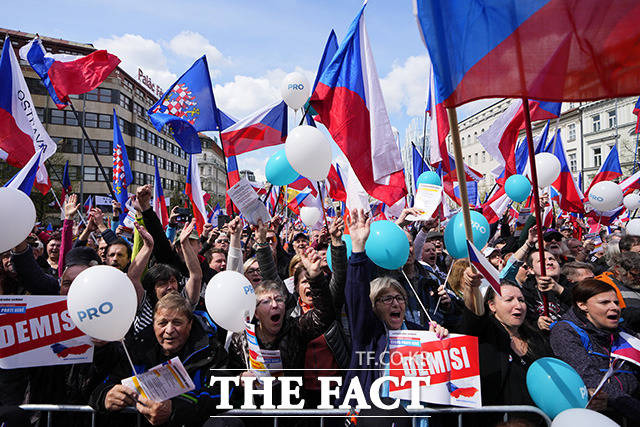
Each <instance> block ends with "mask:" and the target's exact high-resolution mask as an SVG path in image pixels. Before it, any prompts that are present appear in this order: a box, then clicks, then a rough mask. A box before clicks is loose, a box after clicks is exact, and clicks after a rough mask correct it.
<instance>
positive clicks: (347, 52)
mask: <svg viewBox="0 0 640 427" xmlns="http://www.w3.org/2000/svg"><path fill="white" fill-rule="evenodd" d="M365 7H366V3H365V4H364V5H363V6H362V8H361V9H360V12H359V13H358V15H357V16H356V18H355V19H354V20H353V22H352V23H351V26H350V27H349V30H348V31H347V34H346V36H345V39H344V41H343V42H342V44H341V45H340V47H339V48H338V51H337V52H336V53H335V55H334V56H333V59H332V60H331V62H330V63H329V65H328V66H327V68H326V69H325V70H324V72H323V73H322V76H321V77H320V80H319V81H318V85H317V86H316V89H315V91H314V92H313V95H312V96H311V106H312V107H313V108H314V109H315V110H316V112H317V113H318V115H319V116H320V121H321V122H322V123H323V124H324V125H325V126H326V127H327V129H328V130H329V133H330V134H331V136H332V137H333V139H334V141H335V142H336V143H337V144H338V146H339V147H340V149H341V150H342V152H343V153H344V154H345V156H346V157H347V159H348V160H349V163H350V164H351V168H352V169H353V171H354V172H355V174H356V176H357V177H358V180H359V181H360V183H361V184H362V186H363V187H364V189H365V190H366V191H367V193H368V194H370V195H371V196H372V197H374V198H375V199H378V200H381V201H383V202H385V203H386V204H387V205H392V204H394V203H395V202H396V201H397V200H399V199H401V198H402V197H404V196H405V195H406V194H407V189H406V186H405V180H404V172H403V164H402V158H401V156H400V149H399V148H398V145H397V144H396V141H395V137H394V135H393V131H392V130H391V124H390V122H389V116H388V114H387V109H386V107H385V104H384V99H383V96H382V89H381V87H380V80H379V78H378V73H377V71H376V67H375V63H374V61H373V53H372V51H371V46H370V45H369V38H368V36H367V31H366V27H365V22H364V8H365Z"/></svg>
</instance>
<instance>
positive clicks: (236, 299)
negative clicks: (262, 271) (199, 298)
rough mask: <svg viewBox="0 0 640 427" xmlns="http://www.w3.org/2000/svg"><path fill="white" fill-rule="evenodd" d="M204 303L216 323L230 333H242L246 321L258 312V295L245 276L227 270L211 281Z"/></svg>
mask: <svg viewBox="0 0 640 427" xmlns="http://www.w3.org/2000/svg"><path fill="white" fill-rule="evenodd" d="M204 303H205V305H206V307H207V311H208V312H209V315H210V316H211V318H212V319H213V321H214V322H216V323H217V324H218V325H220V326H222V327H223V328H224V329H226V330H228V331H232V332H242V331H244V327H245V326H244V322H245V320H246V321H250V320H251V319H252V318H253V314H254V313H255V312H256V293H255V292H254V290H253V286H251V282H249V279H247V278H246V277H244V275H242V274H240V273H238V272H237V271H231V270H225V271H221V272H220V273H217V274H216V275H215V276H213V278H212V279H211V280H210V281H209V284H208V285H207V290H206V291H205V293H204Z"/></svg>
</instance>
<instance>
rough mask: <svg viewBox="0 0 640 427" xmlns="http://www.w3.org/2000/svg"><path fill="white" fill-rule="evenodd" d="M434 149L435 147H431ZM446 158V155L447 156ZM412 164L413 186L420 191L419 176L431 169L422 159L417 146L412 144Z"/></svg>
mask: <svg viewBox="0 0 640 427" xmlns="http://www.w3.org/2000/svg"><path fill="white" fill-rule="evenodd" d="M431 148H432V149H433V147H431ZM445 159H446V157H445ZM411 164H412V166H413V188H414V189H415V191H416V192H417V191H418V178H419V177H420V175H422V173H423V172H426V171H428V170H430V169H429V168H428V167H427V164H426V163H425V162H424V160H423V159H422V156H421V155H420V153H419V152H418V150H417V149H416V146H415V145H413V144H411Z"/></svg>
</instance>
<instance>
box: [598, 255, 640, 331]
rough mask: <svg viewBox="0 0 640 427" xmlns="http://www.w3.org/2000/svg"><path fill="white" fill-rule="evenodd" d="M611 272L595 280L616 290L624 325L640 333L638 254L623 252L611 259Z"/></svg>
mask: <svg viewBox="0 0 640 427" xmlns="http://www.w3.org/2000/svg"><path fill="white" fill-rule="evenodd" d="M611 266H612V267H611V270H610V271H608V272H605V273H603V274H601V275H600V276H597V277H596V279H599V280H602V281H604V282H607V283H609V284H610V285H611V286H613V287H614V288H615V289H616V293H617V294H618V299H619V300H620V307H621V308H622V317H623V318H624V320H625V325H626V326H627V327H628V328H629V329H631V330H633V331H634V332H637V331H640V254H639V253H636V252H623V253H619V254H615V255H613V256H612V257H611Z"/></svg>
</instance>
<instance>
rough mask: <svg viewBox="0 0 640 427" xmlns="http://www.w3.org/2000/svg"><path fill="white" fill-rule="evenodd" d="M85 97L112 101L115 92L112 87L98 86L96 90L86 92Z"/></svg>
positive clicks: (91, 99)
mask: <svg viewBox="0 0 640 427" xmlns="http://www.w3.org/2000/svg"><path fill="white" fill-rule="evenodd" d="M84 96H85V99H86V100H87V101H98V102H112V101H113V93H112V91H111V89H107V88H103V87H98V88H95V89H94V90H92V91H90V92H87V93H85V95H84Z"/></svg>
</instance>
